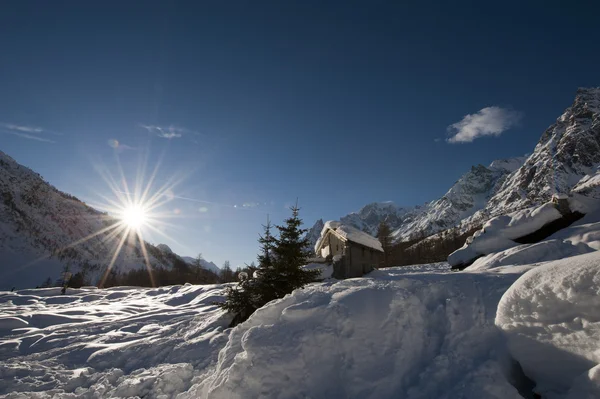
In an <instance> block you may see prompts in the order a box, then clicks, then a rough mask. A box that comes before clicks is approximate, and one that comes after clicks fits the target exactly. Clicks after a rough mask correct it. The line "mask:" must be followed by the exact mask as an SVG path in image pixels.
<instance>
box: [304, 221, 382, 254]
mask: <svg viewBox="0 0 600 399" xmlns="http://www.w3.org/2000/svg"><path fill="white" fill-rule="evenodd" d="M329 230H333V231H335V232H336V233H337V234H338V235H340V236H341V237H343V238H344V239H345V240H347V241H351V242H354V243H356V244H360V245H364V246H365V247H367V248H372V249H374V250H376V251H379V252H383V247H382V246H381V242H380V241H379V240H378V239H377V238H376V237H373V236H371V235H369V234H367V233H365V232H362V231H360V230H358V229H356V228H354V227H352V226H348V225H345V224H343V223H341V222H337V221H335V220H330V221H328V222H327V223H325V225H324V226H323V230H321V237H320V238H319V240H318V241H317V243H316V244H315V252H317V250H318V249H319V247H320V246H321V242H322V240H323V238H325V235H326V234H327V232H328V231H329Z"/></svg>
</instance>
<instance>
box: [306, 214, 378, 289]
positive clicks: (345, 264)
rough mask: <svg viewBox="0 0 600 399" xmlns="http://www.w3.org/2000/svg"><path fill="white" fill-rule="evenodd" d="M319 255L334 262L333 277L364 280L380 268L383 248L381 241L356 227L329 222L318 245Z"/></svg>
mask: <svg viewBox="0 0 600 399" xmlns="http://www.w3.org/2000/svg"><path fill="white" fill-rule="evenodd" d="M315 253H316V254H317V256H320V257H322V258H331V260H332V261H333V277H335V278H350V277H360V276H362V275H363V274H365V273H368V272H370V271H371V270H373V269H374V268H375V267H377V265H378V264H379V260H380V257H381V255H383V248H382V246H381V242H379V240H378V239H377V238H375V237H373V236H371V235H369V234H367V233H365V232H362V231H360V230H358V229H356V228H354V227H352V226H348V225H345V224H342V223H340V222H337V221H333V220H331V221H328V222H327V223H325V226H324V227H323V230H321V237H320V238H319V240H318V241H317V243H316V244H315Z"/></svg>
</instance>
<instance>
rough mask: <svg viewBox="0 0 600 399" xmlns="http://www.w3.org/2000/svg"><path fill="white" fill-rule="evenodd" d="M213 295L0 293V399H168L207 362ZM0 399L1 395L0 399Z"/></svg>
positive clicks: (222, 320)
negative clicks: (113, 398)
mask: <svg viewBox="0 0 600 399" xmlns="http://www.w3.org/2000/svg"><path fill="white" fill-rule="evenodd" d="M222 289H223V286H219V285H212V286H210V285H209V286H191V285H185V286H173V287H164V288H156V289H142V288H134V287H119V288H109V289H104V290H98V289H94V288H89V289H85V288H83V289H69V291H68V292H67V294H66V295H61V294H60V288H49V289H36V290H24V291H19V292H14V293H10V292H3V293H0V396H1V397H7V398H53V397H54V398H65V397H66V398H68V397H73V398H100V397H131V396H139V397H146V398H158V397H160V395H165V396H163V397H166V398H168V397H174V395H175V394H177V393H179V392H185V391H186V390H187V389H189V388H190V387H191V386H192V385H193V384H194V382H195V379H196V378H198V376H199V375H201V374H202V373H203V372H204V371H205V369H207V367H209V366H211V365H212V364H213V363H214V362H215V361H216V359H217V354H218V351H219V350H220V349H221V348H222V347H223V346H224V344H225V342H226V341H227V334H226V333H225V332H224V330H225V328H226V327H227V326H228V324H229V322H230V321H231V319H230V318H229V317H227V316H223V314H222V312H221V311H219V310H217V307H216V306H214V305H213V304H212V303H213V302H214V301H219V300H221V299H222V297H221V291H222ZM3 394H6V396H4V395H3Z"/></svg>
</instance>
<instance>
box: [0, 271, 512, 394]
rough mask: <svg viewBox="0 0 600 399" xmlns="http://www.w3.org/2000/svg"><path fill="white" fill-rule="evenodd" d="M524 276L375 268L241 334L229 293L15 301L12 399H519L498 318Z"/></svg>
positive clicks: (318, 290)
mask: <svg viewBox="0 0 600 399" xmlns="http://www.w3.org/2000/svg"><path fill="white" fill-rule="evenodd" d="M523 271H524V270H517V269H513V270H510V269H507V270H504V271H500V270H499V269H496V270H495V271H494V272H487V273H481V274H467V273H463V274H461V273H449V272H448V265H447V264H437V265H422V266H416V267H412V268H392V269H389V270H386V271H385V272H384V271H377V272H374V273H373V274H372V276H370V277H369V278H363V279H351V280H345V281H340V282H333V283H323V284H314V285H312V286H310V287H308V288H307V289H305V290H298V291H295V292H294V294H293V295H291V296H287V297H285V298H283V299H281V300H278V301H274V302H271V303H270V304H268V305H267V306H265V307H264V308H262V309H260V310H259V311H258V312H256V313H255V314H254V315H253V316H251V317H250V319H249V320H248V321H247V322H245V323H243V324H241V325H239V326H237V327H236V328H234V329H225V326H227V324H228V323H229V321H230V318H229V317H224V316H223V315H222V313H221V311H219V310H217V309H216V308H215V307H214V306H213V305H212V302H213V301H214V300H219V298H220V292H221V291H222V289H223V286H221V285H215V286H204V287H202V286H189V285H187V286H174V287H164V288H160V289H138V288H129V287H123V288H119V289H107V290H86V289H81V290H71V291H70V292H69V293H68V294H67V295H65V296H61V295H59V293H58V290H57V289H50V290H28V291H21V292H16V293H3V294H0V375H1V376H3V378H2V379H1V382H0V395H2V394H8V396H7V398H17V397H19V396H18V395H17V393H18V392H21V393H23V396H22V397H32V396H33V394H32V392H37V396H35V397H37V398H51V397H53V396H54V397H71V398H89V397H109V396H110V397H132V396H139V397H145V398H159V397H161V398H175V397H176V396H177V395H179V396H177V397H178V398H179V399H184V398H198V397H210V398H221V397H223V398H236V397H240V398H241V397H244V398H246V397H264V398H270V397H273V398H281V397H312V398H326V397H348V398H394V397H406V398H427V397H440V398H444V397H446V398H456V397H465V398H481V397H486V398H487V397H492V398H494V397H495V398H511V397H512V398H517V397H519V396H518V394H517V390H516V388H514V387H513V386H512V385H511V384H510V382H509V379H507V377H506V375H507V374H508V373H507V367H508V366H507V364H508V363H507V362H506V360H507V359H506V356H507V355H508V354H507V352H506V351H505V350H504V348H503V343H502V342H503V341H502V337H501V335H500V333H499V331H498V329H497V328H496V327H495V326H494V318H495V309H496V305H497V303H498V301H499V300H500V297H501V295H502V294H503V293H504V291H506V289H507V288H508V287H509V286H510V285H511V284H512V283H513V282H514V281H515V279H517V278H518V277H519V276H520V274H522V273H523ZM15 328H16V330H15ZM505 373H506V375H505ZM11 392H12V393H14V394H11ZM161 395H163V396H161Z"/></svg>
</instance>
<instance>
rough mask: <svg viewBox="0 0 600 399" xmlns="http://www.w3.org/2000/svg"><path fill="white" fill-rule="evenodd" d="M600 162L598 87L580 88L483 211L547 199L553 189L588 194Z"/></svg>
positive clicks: (509, 208)
mask: <svg viewBox="0 0 600 399" xmlns="http://www.w3.org/2000/svg"><path fill="white" fill-rule="evenodd" d="M599 166H600V87H598V88H580V89H579V90H577V94H576V96H575V101H574V103H573V105H571V106H570V107H569V108H567V109H566V110H565V112H564V113H563V114H562V115H561V116H560V117H559V118H558V119H557V120H556V123H554V124H553V125H551V126H550V127H549V128H548V129H547V130H546V131H545V132H544V134H543V135H542V137H541V139H540V141H539V142H538V144H537V145H536V147H535V149H534V151H533V153H532V154H531V156H529V158H527V160H526V161H525V163H524V164H523V166H521V167H520V168H519V169H518V170H517V171H516V172H515V173H514V174H513V175H512V176H511V177H510V178H509V179H506V181H505V182H504V183H503V184H502V187H501V188H500V189H499V190H498V192H497V193H496V194H495V195H494V197H493V198H491V199H490V201H489V204H488V205H487V207H486V209H487V210H488V212H490V213H491V214H495V215H497V214H504V213H507V212H509V211H514V210H518V209H522V208H525V207H528V206H532V205H536V204H540V203H543V202H546V201H548V200H549V199H550V198H551V197H552V195H553V194H555V193H564V194H567V193H569V192H570V191H571V190H573V189H576V191H578V192H580V193H582V194H591V192H592V191H593V190H594V188H595V187H598V181H597V179H596V178H594V177H595V176H597V175H598V168H599ZM594 182H595V184H594Z"/></svg>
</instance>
